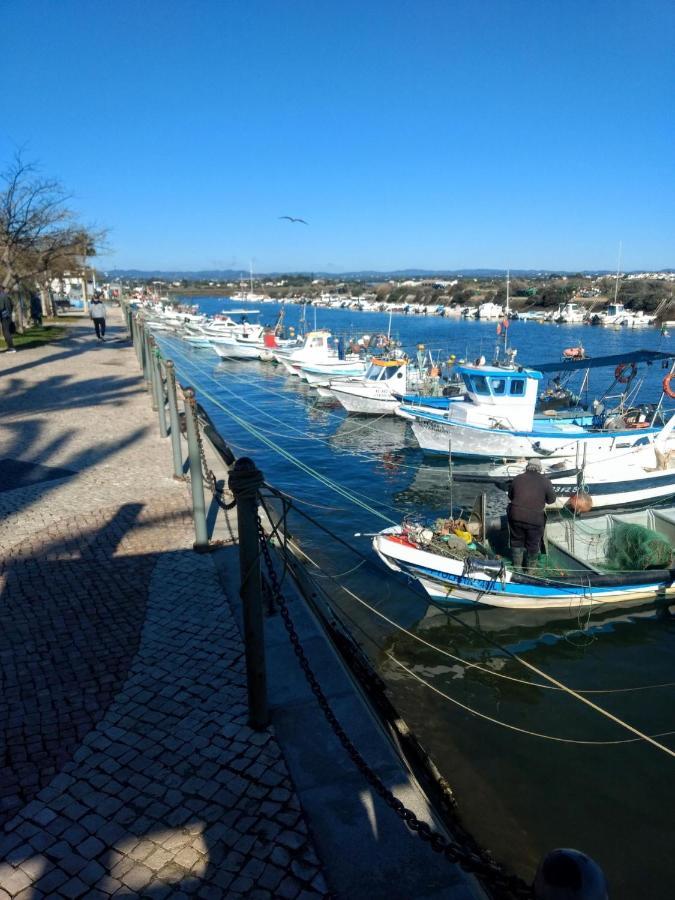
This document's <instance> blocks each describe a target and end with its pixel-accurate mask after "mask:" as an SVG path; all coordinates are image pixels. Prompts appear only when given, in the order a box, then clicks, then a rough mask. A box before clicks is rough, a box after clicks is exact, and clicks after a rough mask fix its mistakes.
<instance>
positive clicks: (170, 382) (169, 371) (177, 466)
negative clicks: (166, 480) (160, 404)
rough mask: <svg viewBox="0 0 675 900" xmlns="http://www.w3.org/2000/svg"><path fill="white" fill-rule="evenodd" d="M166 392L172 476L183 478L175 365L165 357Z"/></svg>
mask: <svg viewBox="0 0 675 900" xmlns="http://www.w3.org/2000/svg"><path fill="white" fill-rule="evenodd" d="M164 366H165V368H166V393H167V397H168V400H169V426H170V428H171V451H172V453H173V477H174V478H178V479H180V480H181V481H182V480H183V477H184V476H183V448H182V446H181V442H180V421H179V418H178V400H177V398H176V367H175V366H174V364H173V360H171V359H167V361H166V362H165V363H164Z"/></svg>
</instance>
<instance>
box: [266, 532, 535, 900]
mask: <svg viewBox="0 0 675 900" xmlns="http://www.w3.org/2000/svg"><path fill="white" fill-rule="evenodd" d="M258 538H259V541H260V548H261V551H262V554H263V557H264V559H265V565H266V567H267V574H268V580H269V584H270V586H271V590H272V595H273V598H274V600H275V601H276V603H277V606H278V608H279V612H280V614H281V618H282V620H283V623H284V626H285V628H286V631H287V632H288V636H289V639H290V641H291V644H292V646H293V650H294V652H295V655H296V656H297V658H298V662H299V663H300V668H301V669H302V671H303V673H304V675H305V678H306V679H307V683H308V684H309V686H310V688H311V690H312V693H313V694H314V696H315V697H316V699H317V701H318V703H319V706H320V708H321V711H322V712H323V714H324V716H325V717H326V719H327V721H328V723H329V725H330V726H331V728H332V729H333V732H334V733H335V735H336V736H337V738H338V740H339V741H340V743H341V744H342V746H343V747H344V749H345V750H346V752H347V754H348V755H349V757H350V759H351V760H352V762H353V763H354V765H355V766H356V768H357V769H358V770H359V772H360V773H361V774H362V775H363V777H364V778H365V780H366V781H367V782H368V784H369V785H370V786H371V787H372V789H373V790H374V791H375V793H376V794H378V796H380V797H381V798H382V800H383V801H384V802H385V803H386V804H387V805H388V806H389V807H390V808H391V809H393V810H394V812H395V813H396V814H397V815H398V816H399V817H400V818H401V819H402V820H403V821H404V822H405V824H406V826H407V828H408V829H409V830H410V831H411V832H412V833H413V834H417V836H418V837H419V838H420V840H422V841H424V842H425V843H428V844H429V845H430V847H431V849H432V850H434V851H435V852H436V853H441V854H443V856H444V857H445V859H447V860H448V861H449V862H452V863H456V864H457V865H459V866H461V868H462V869H464V870H465V871H467V872H470V873H471V874H473V875H475V876H476V877H477V878H479V879H480V880H481V882H483V883H484V884H485V886H487V887H488V889H489V890H491V891H492V892H493V895H494V897H495V898H500V900H531V898H532V896H533V894H532V889H531V888H530V886H529V885H528V884H527V883H526V882H525V881H523V879H522V878H519V877H518V876H516V875H509V874H508V873H507V872H505V871H504V869H503V868H502V867H501V866H500V865H499V864H498V863H497V862H496V861H495V860H494V859H493V858H492V857H491V856H490V854H489V853H488V852H487V851H485V850H480V851H478V850H476V851H474V850H468V849H465V848H464V847H461V846H460V845H459V844H457V843H455V842H453V841H451V840H449V839H448V838H447V837H446V836H445V835H444V834H441V832H439V831H435V830H434V829H432V828H431V826H430V825H429V824H428V823H427V822H424V821H422V820H420V819H418V818H417V816H416V815H415V813H414V812H413V811H412V810H410V809H408V808H407V807H406V806H405V805H404V804H403V803H402V802H401V800H399V799H398V797H396V796H395V795H394V794H393V793H392V792H391V791H390V790H389V788H388V787H387V786H386V785H385V784H384V782H383V781H382V780H381V778H380V777H379V775H377V773H376V772H374V771H373V770H372V769H371V767H370V766H369V765H368V763H367V762H366V760H365V759H364V758H363V756H361V754H360V752H359V751H358V750H357V748H356V747H355V746H354V744H353V743H352V741H351V740H350V738H349V737H348V735H347V733H346V732H345V730H344V729H343V727H342V725H341V724H340V722H339V721H338V719H337V718H336V716H335V713H334V712H333V710H332V709H331V707H330V705H329V703H328V700H327V698H326V695H325V694H324V692H323V690H322V688H321V685H320V684H319V682H318V681H317V678H316V676H315V674H314V672H313V671H312V669H311V667H310V664H309V660H308V659H307V656H306V654H305V651H304V649H303V647H302V645H301V643H300V638H299V637H298V633H297V631H296V630H295V626H294V624H293V620H292V619H291V615H290V612H289V611H288V607H287V604H286V599H285V597H284V596H283V594H282V593H281V588H280V586H279V580H278V578H277V573H276V569H275V568H274V564H273V562H272V557H271V555H270V551H269V546H268V544H267V536H266V535H265V530H264V528H263V523H262V519H261V518H260V516H258Z"/></svg>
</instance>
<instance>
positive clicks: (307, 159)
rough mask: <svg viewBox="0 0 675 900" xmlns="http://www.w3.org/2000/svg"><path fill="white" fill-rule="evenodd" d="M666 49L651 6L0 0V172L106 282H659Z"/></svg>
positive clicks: (672, 110) (669, 51)
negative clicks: (67, 210)
mask: <svg viewBox="0 0 675 900" xmlns="http://www.w3.org/2000/svg"><path fill="white" fill-rule="evenodd" d="M674 45H675V4H673V3H672V2H671V0H668V2H661V0H653V2H647V3H644V2H643V0H614V2H603V0H593V2H591V3H589V2H588V0H583V2H582V0H562V2H561V0H537V2H534V3H533V2H532V0H529V2H520V0H501V2H499V0H483V2H480V0H470V2H465V0H457V2H453V0H417V2H401V0H386V2H385V0H381V2H380V0H371V2H368V0H361V2H357V0H339V2H322V0H276V2H275V0H241V2H226V0H221V2H212V0H201V2H195V0H164V2H160V0H137V2H131V0H116V2H111V0H96V2H94V0H88V2H80V0H58V2H57V0H49V2H47V0H31V2H24V0H4V2H3V4H2V28H1V29H0V59H1V61H0V67H2V69H3V70H4V79H3V82H4V85H5V87H6V89H5V90H3V92H2V96H1V98H0V162H2V163H3V168H4V164H6V162H7V161H8V160H9V159H10V157H11V155H12V153H13V152H14V150H15V149H16V148H17V147H25V148H26V149H25V151H24V152H25V154H26V155H27V156H28V157H29V158H31V159H35V160H38V161H39V162H40V165H41V167H42V169H43V171H44V172H45V173H47V174H49V175H53V176H56V177H58V178H59V179H60V180H61V181H62V182H63V184H64V185H65V186H66V187H67V188H68V190H69V191H70V192H71V193H72V195H73V205H74V206H75V207H76V209H77V210H78V212H79V214H80V216H81V218H82V219H83V220H84V221H85V222H88V223H97V224H99V225H105V226H107V227H109V228H110V238H109V243H110V246H111V252H110V254H108V255H106V256H105V257H103V258H101V260H100V264H101V265H102V266H105V267H124V268H127V267H137V268H156V267H157V268H173V269H176V268H178V269H196V268H214V267H218V268H230V267H233V268H242V267H243V268H248V265H249V261H250V260H251V259H252V260H253V265H254V269H255V270H257V271H271V270H300V269H302V270H329V271H331V270H332V271H344V270H348V269H361V268H376V269H393V268H405V267H418V266H419V267H430V268H432V267H433V268H468V267H477V266H487V267H505V266H507V265H508V266H511V267H512V268H523V267H527V268H564V269H581V268H599V267H603V268H610V269H612V268H614V267H615V266H616V264H617V252H618V246H619V242H620V241H621V242H622V245H623V255H622V267H623V268H627V269H635V268H650V269H657V268H665V267H672V266H675V216H674V214H673V213H674V210H675V202H674V201H675V177H674V176H675V102H674V101H675V54H674V53H673V46H674ZM7 87H8V89H7ZM281 215H291V216H301V217H303V218H305V219H307V220H308V222H309V223H310V225H309V226H304V225H300V224H291V223H289V222H287V221H281V220H279V218H278V216H281Z"/></svg>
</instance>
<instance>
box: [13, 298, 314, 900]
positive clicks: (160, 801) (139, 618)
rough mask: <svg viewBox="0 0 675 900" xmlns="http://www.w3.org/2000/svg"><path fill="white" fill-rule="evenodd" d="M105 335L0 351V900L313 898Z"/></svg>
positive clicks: (162, 462) (182, 510) (283, 772)
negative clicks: (10, 899)
mask: <svg viewBox="0 0 675 900" xmlns="http://www.w3.org/2000/svg"><path fill="white" fill-rule="evenodd" d="M111 319H112V322H111V324H112V326H113V327H111V328H109V332H108V334H109V340H108V341H107V342H106V343H105V344H97V343H96V342H95V339H94V337H93V335H92V334H91V329H90V327H89V326H88V325H87V324H86V323H83V324H73V325H72V327H71V328H70V331H69V336H68V337H67V338H66V339H64V340H62V341H59V342H58V343H55V344H53V345H51V346H47V347H43V348H38V349H34V350H27V351H21V352H19V353H16V354H7V355H5V354H2V355H0V389H1V392H2V431H1V432H0V558H2V564H1V565H0V829H1V830H0V900H6V898H7V897H16V898H22V900H23V898H31V900H33V898H39V897H42V896H45V897H54V896H60V897H87V898H92V897H107V896H110V895H113V894H114V895H115V896H142V897H146V896H147V897H163V896H168V895H170V896H173V897H180V896H187V895H196V896H199V897H225V896H226V897H233V898H236V897H244V896H246V897H251V898H269V897H283V898H289V900H290V898H295V897H301V898H306V900H309V898H312V897H322V896H328V891H327V887H326V884H325V881H324V877H323V874H322V871H321V866H320V864H319V861H318V859H317V856H316V853H315V851H314V847H313V841H312V839H311V837H310V835H309V832H308V827H307V823H306V821H305V817H304V815H303V813H302V811H301V808H300V804H299V802H298V798H297V795H296V793H295V790H294V788H293V786H292V784H291V782H290V779H289V775H288V770H287V766H286V763H285V761H284V758H283V756H282V754H281V751H280V749H279V746H278V744H277V741H276V739H275V737H274V736H273V733H272V732H271V731H270V732H265V733H254V732H252V731H251V730H250V729H249V728H248V727H247V725H246V720H247V713H246V692H245V683H244V665H243V658H242V644H241V638H240V634H239V630H238V627H237V624H236V622H235V620H234V618H233V614H232V611H231V609H230V606H229V604H228V602H227V600H226V598H225V596H224V595H223V591H222V588H221V583H220V580H219V577H218V574H217V572H216V569H215V566H214V562H213V559H212V557H211V556H198V555H196V554H194V553H193V552H192V550H191V549H190V548H191V546H192V541H193V539H194V538H193V532H192V528H191V521H190V517H189V505H188V493H187V491H186V488H185V485H183V484H181V483H178V482H175V481H174V480H173V479H172V478H171V477H170V472H171V469H170V451H169V449H168V447H167V444H166V442H162V441H161V440H160V438H159V437H158V435H157V426H156V421H155V419H154V417H153V416H151V415H150V413H149V398H148V395H147V393H146V392H145V391H144V389H143V388H142V386H141V381H140V379H139V377H138V375H137V371H138V370H137V367H136V361H135V358H134V351H133V350H132V349H131V347H130V345H129V344H128V343H127V342H126V341H125V339H124V332H123V329H122V328H121V325H120V324H116V323H120V322H121V317H120V316H119V313H117V312H116V311H113V314H112V317H111Z"/></svg>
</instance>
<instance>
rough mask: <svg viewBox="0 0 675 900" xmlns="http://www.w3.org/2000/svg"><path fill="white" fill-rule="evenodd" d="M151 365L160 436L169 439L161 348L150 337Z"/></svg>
mask: <svg viewBox="0 0 675 900" xmlns="http://www.w3.org/2000/svg"><path fill="white" fill-rule="evenodd" d="M150 352H151V353H152V356H151V359H150V361H151V363H152V367H153V371H154V380H155V403H156V405H157V418H158V419H159V436H160V437H163V438H165V437H168V435H169V432H168V430H167V427H166V397H165V396H164V381H163V379H162V364H161V363H160V361H159V347H158V346H157V341H156V340H155V339H154V337H152V336H151V337H150Z"/></svg>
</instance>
